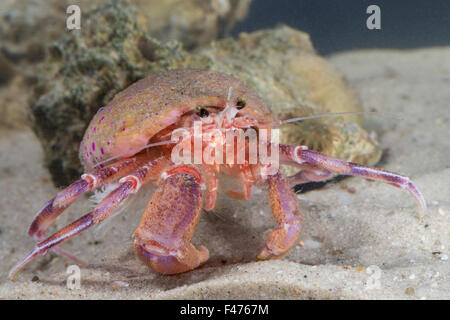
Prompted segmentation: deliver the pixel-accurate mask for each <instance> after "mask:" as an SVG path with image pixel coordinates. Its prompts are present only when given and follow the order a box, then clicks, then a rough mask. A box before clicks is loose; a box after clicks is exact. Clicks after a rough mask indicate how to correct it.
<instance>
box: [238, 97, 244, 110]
mask: <svg viewBox="0 0 450 320" xmlns="http://www.w3.org/2000/svg"><path fill="white" fill-rule="evenodd" d="M245 105H246V103H245V100H244V99H243V98H238V101H237V102H236V108H237V109H238V110H241V109H243V108H245Z"/></svg>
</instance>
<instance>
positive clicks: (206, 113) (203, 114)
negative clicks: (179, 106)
mask: <svg viewBox="0 0 450 320" xmlns="http://www.w3.org/2000/svg"><path fill="white" fill-rule="evenodd" d="M195 113H196V114H197V115H198V116H199V117H201V118H205V117H207V116H209V111H208V110H206V109H205V108H202V107H196V108H195Z"/></svg>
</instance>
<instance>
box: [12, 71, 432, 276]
mask: <svg viewBox="0 0 450 320" xmlns="http://www.w3.org/2000/svg"><path fill="white" fill-rule="evenodd" d="M195 123H197V124H198V123H200V126H201V127H202V129H203V130H204V131H205V132H207V133H211V132H213V131H214V132H215V131H219V132H231V131H232V132H235V131H239V130H241V131H242V132H244V133H246V132H247V133H248V132H250V131H251V130H254V131H255V132H256V135H258V138H259V137H260V136H262V134H263V132H264V130H265V132H266V135H268V136H269V137H270V136H272V135H273V134H272V132H273V128H274V127H276V126H280V125H281V124H282V122H280V121H277V119H274V118H273V116H272V114H271V112H270V109H269V108H268V107H267V105H266V104H265V102H264V101H263V100H262V99H261V98H260V97H259V96H258V94H256V93H255V92H254V91H253V90H252V89H250V88H249V87H248V86H247V85H245V84H244V83H243V82H242V81H240V80H238V79H236V78H234V77H232V76H229V75H226V74H223V73H219V72H214V71H204V70H170V71H165V72H161V73H157V74H151V75H149V76H148V77H147V78H145V79H142V80H140V81H138V82H136V83H135V84H133V85H131V86H130V87H128V88H127V89H125V90H124V91H122V92H120V93H119V94H117V95H116V96H115V97H114V99H113V100H112V101H111V102H110V103H109V104H108V105H107V106H105V107H103V108H101V109H100V110H99V111H98V113H97V114H96V115H95V116H94V118H93V119H92V121H91V123H90V125H89V127H88V129H87V130H86V132H85V135H84V138H83V141H82V143H81V146H80V159H81V161H82V163H83V165H84V168H85V172H86V173H85V174H83V175H82V176H81V179H80V180H78V181H76V182H74V183H72V184H71V185H70V186H68V187H67V188H66V189H64V190H62V191H61V192H60V193H59V194H58V195H57V196H56V197H55V198H53V199H52V200H50V201H49V202H47V204H46V205H45V206H44V207H43V208H42V209H41V210H40V211H39V212H38V213H37V215H36V217H35V219H34V220H33V222H32V223H31V226H30V228H29V231H28V233H29V235H30V236H32V237H33V238H34V239H35V240H36V241H37V244H36V246H35V248H34V249H33V250H32V251H31V252H30V253H29V254H28V255H27V256H25V258H24V259H23V260H21V261H20V262H19V263H18V264H17V265H16V266H14V267H13V269H12V270H11V272H10V277H14V275H15V274H16V273H17V272H18V271H19V270H20V269H22V268H23V267H24V266H25V265H26V264H27V263H28V262H29V261H31V260H32V259H34V258H35V257H37V256H39V255H42V254H44V253H46V252H48V251H49V250H55V251H57V252H59V253H61V254H64V255H67V256H69V257H71V258H74V259H76V257H74V256H73V255H71V254H70V253H68V252H66V251H64V250H63V249H62V248H60V247H58V244H59V243H61V242H63V241H65V240H67V239H69V238H72V237H74V236H75V235H77V234H79V233H81V232H82V231H84V230H86V229H88V228H89V227H91V226H93V225H95V224H98V223H100V222H102V221H103V220H104V219H106V218H107V217H108V216H109V215H110V214H111V213H112V212H113V211H114V209H115V208H117V207H118V206H119V205H120V204H121V203H122V202H123V201H125V200H126V199H127V197H129V196H130V195H131V194H133V193H136V192H138V191H139V189H140V187H141V186H142V185H144V184H148V183H156V184H157V186H158V188H157V190H156V191H155V193H154V194H153V195H152V196H151V200H150V201H149V203H148V205H147V208H146V210H145V213H144V216H143V218H142V221H141V223H140V224H139V226H138V228H137V229H136V231H135V233H134V235H133V237H134V247H135V251H136V254H137V255H138V257H139V258H140V259H141V260H142V261H143V262H144V263H145V264H146V265H148V266H149V267H150V268H151V269H153V270H155V271H158V272H160V273H163V274H177V273H182V272H186V271H189V270H192V269H194V268H197V267H198V266H200V265H201V264H203V263H205V262H206V261H207V260H208V257H209V253H208V250H207V249H206V248H205V247H204V246H201V247H199V248H196V247H194V246H193V245H192V244H191V242H190V241H191V237H192V235H193V232H194V228H195V226H196V224H197V221H198V219H199V217H200V212H201V209H202V208H203V209H205V210H207V211H208V210H212V209H213V208H214V204H215V200H216V193H217V188H218V183H217V179H216V175H217V174H218V173H219V172H220V173H222V174H226V175H229V176H232V177H234V178H236V179H237V180H238V181H239V182H240V183H241V185H242V190H240V191H239V190H238V191H236V190H230V191H229V192H228V194H229V195H230V196H232V197H234V198H238V199H249V198H250V197H251V189H252V186H253V185H259V186H267V187H268V193H269V198H270V205H271V208H272V212H273V214H274V217H275V219H276V221H277V223H278V227H277V228H276V229H275V230H274V231H273V232H272V233H271V234H270V235H269V237H268V239H267V241H266V244H265V246H264V248H263V249H262V250H261V251H260V252H259V254H258V255H257V259H260V260H265V259H277V258H281V257H282V256H284V255H285V254H286V253H287V252H288V251H289V249H290V248H291V247H292V246H293V245H294V244H295V243H296V241H297V238H298V236H299V233H300V227H301V220H302V218H301V214H300V210H299V206H298V203H297V200H296V197H295V195H294V193H293V191H292V186H293V185H295V184H298V183H303V182H308V181H320V180H325V179H329V178H330V176H332V175H333V174H342V175H352V176H361V177H364V178H368V179H374V180H380V181H383V182H386V183H389V184H392V185H394V186H397V187H401V188H406V189H407V190H408V191H409V192H410V193H411V194H412V195H413V196H414V198H415V199H416V201H417V202H418V204H419V206H420V208H421V211H422V212H423V211H424V210H425V208H426V205H425V201H424V199H423V196H422V195H421V193H420V192H419V191H418V190H417V188H416V187H415V186H414V184H413V183H412V182H410V181H409V179H408V178H407V177H405V176H401V175H398V174H395V173H391V172H387V171H384V170H381V169H376V168H372V167H368V166H364V165H359V164H356V163H350V162H344V161H341V160H338V159H335V158H332V157H329V156H326V155H324V154H321V153H318V152H315V151H311V150H308V148H307V147H304V146H293V145H284V144H278V143H276V142H273V141H272V140H268V142H265V143H264V144H259V145H258V151H261V150H263V149H266V151H267V149H269V148H270V150H276V151H277V153H279V158H277V160H278V161H279V164H281V165H288V166H293V167H296V168H298V170H299V171H298V173H296V174H295V175H293V176H290V177H285V176H284V175H283V174H282V173H281V171H280V169H279V166H278V163H277V164H275V166H274V163H270V164H268V163H263V162H261V161H260V162H256V163H253V162H249V161H248V159H249V157H250V154H251V148H250V146H249V142H248V141H245V143H244V148H242V149H239V148H238V147H237V146H236V147H235V146H234V145H233V147H232V148H231V149H230V150H231V151H232V158H233V160H232V161H231V162H229V163H220V162H218V161H213V162H208V163H206V162H200V163H199V162H195V161H194V162H190V161H188V163H180V162H176V161H174V158H173V154H174V150H175V146H174V142H173V141H172V140H171V139H170V136H171V134H173V132H175V131H176V130H180V129H183V130H185V131H186V132H188V133H192V132H194V135H193V136H190V137H189V139H186V140H183V141H184V142H183V143H184V144H187V145H190V144H191V143H192V140H195V129H194V126H195ZM233 139H234V138H233ZM244 140H245V139H244ZM218 144H219V145H220V144H223V145H226V146H228V144H227V141H224V140H221V139H218V138H217V136H214V135H209V136H208V135H206V138H203V137H202V138H201V140H200V148H201V151H203V150H205V149H207V148H209V147H211V146H212V145H214V146H217V145H218ZM228 151H229V150H228ZM239 151H243V152H244V160H245V161H244V162H239V161H236V158H235V156H236V154H237V153H238V152H239ZM216 155H217V153H216ZM214 159H217V158H214ZM111 182H118V186H117V188H116V189H114V190H113V191H112V192H111V193H109V194H108V195H107V196H106V197H105V198H104V199H103V200H102V201H101V202H100V203H99V204H98V205H97V206H96V207H95V208H94V209H93V211H91V212H89V213H87V214H86V215H84V216H82V217H81V218H79V219H78V220H76V221H75V222H73V223H72V224H70V225H68V226H66V227H64V228H62V229H61V230H59V231H57V232H56V233H55V234H53V235H51V236H49V237H46V236H45V233H46V231H47V229H48V227H49V226H50V225H51V223H52V222H53V221H54V220H55V219H56V218H57V217H58V216H59V215H60V214H61V213H62V212H63V211H64V210H65V209H66V208H67V207H68V206H69V205H70V204H72V203H73V202H74V201H75V200H76V199H77V198H79V197H80V196H81V195H82V194H83V193H85V192H87V191H91V190H95V189H96V188H99V187H101V186H103V185H105V184H109V183H111Z"/></svg>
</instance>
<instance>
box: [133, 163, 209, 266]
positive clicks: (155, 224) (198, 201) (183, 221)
mask: <svg viewBox="0 0 450 320" xmlns="http://www.w3.org/2000/svg"><path fill="white" fill-rule="evenodd" d="M205 188H206V187H205V186H204V185H203V181H202V178H201V175H200V173H199V171H198V170H197V169H196V168H194V167H189V166H178V167H175V168H173V169H171V170H169V171H167V172H165V173H163V174H162V178H161V179H160V182H159V187H158V189H157V191H156V192H155V193H154V194H153V196H152V198H151V200H150V202H149V204H148V206H147V210H146V212H145V214H144V216H143V218H142V221H141V223H140V224H139V227H138V228H137V229H136V231H135V233H134V235H133V236H134V248H135V250H136V254H137V256H138V257H139V258H140V259H141V260H142V261H143V262H144V263H145V264H146V265H147V266H148V267H149V268H150V269H152V270H154V271H157V272H160V273H162V274H177V273H182V272H186V271H189V270H192V269H195V268H197V267H198V266H199V265H201V264H203V263H205V262H206V261H207V260H208V257H209V252H208V249H206V248H205V247H204V246H200V248H199V249H197V248H196V247H194V246H193V245H192V243H191V242H190V241H191V238H192V235H193V233H194V228H195V226H196V224H197V222H198V219H199V217H200V212H201V207H202V199H203V193H204V189H205Z"/></svg>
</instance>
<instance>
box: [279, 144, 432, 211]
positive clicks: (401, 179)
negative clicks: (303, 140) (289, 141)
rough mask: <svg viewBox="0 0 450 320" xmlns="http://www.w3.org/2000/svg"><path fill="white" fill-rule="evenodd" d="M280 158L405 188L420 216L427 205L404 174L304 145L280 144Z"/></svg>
mask: <svg viewBox="0 0 450 320" xmlns="http://www.w3.org/2000/svg"><path fill="white" fill-rule="evenodd" d="M280 160H281V163H282V164H287V165H295V166H299V165H300V166H301V165H302V164H303V163H307V164H309V165H312V166H313V167H315V168H317V169H319V171H322V172H330V173H336V174H341V175H349V176H358V177H363V178H366V179H371V180H378V181H382V182H386V183H388V184H391V185H393V186H395V187H398V188H402V189H407V190H408V191H409V193H411V195H412V196H413V197H414V199H415V200H416V202H417V204H418V205H419V208H420V218H422V217H423V214H424V213H425V212H426V209H427V205H426V202H425V199H424V197H423V195H422V193H421V192H420V191H419V190H418V189H417V187H416V186H415V185H414V183H412V182H411V181H410V180H409V178H408V177H406V176H402V175H400V174H397V173H393V172H389V171H386V170H382V169H378V168H373V167H369V166H365V165H362V164H357V163H354V162H345V161H342V160H339V159H336V158H332V157H329V156H327V155H324V154H322V153H319V152H316V151H312V150H308V149H307V147H305V146H290V145H280Z"/></svg>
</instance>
